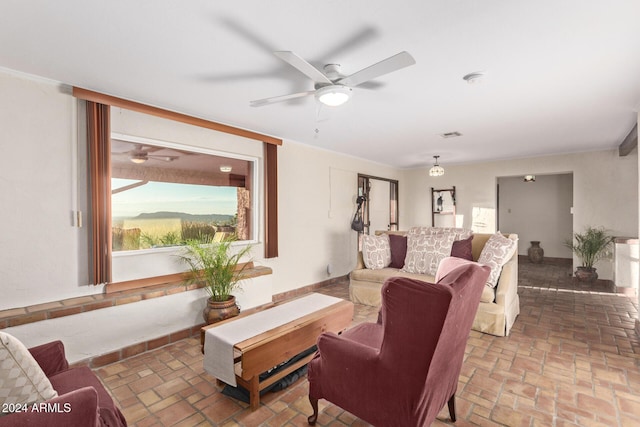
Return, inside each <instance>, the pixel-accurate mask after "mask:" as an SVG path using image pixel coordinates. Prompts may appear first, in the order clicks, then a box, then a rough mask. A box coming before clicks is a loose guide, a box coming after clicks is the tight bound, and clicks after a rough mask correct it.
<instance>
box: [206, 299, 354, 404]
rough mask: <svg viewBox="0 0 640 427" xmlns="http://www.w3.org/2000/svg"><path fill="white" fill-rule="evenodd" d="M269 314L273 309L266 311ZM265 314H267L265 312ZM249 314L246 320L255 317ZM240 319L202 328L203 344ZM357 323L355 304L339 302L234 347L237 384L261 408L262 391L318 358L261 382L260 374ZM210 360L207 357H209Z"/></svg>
mask: <svg viewBox="0 0 640 427" xmlns="http://www.w3.org/2000/svg"><path fill="white" fill-rule="evenodd" d="M266 310H269V309H266ZM262 312H264V311H262ZM251 315H252V314H249V315H248V316H246V317H249V316H251ZM236 319H238V318H237V317H236V318H233V319H227V320H224V321H222V322H218V323H215V324H213V325H208V326H205V327H203V328H202V334H201V340H202V344H203V345H204V336H205V333H206V331H207V330H208V329H210V328H215V327H216V326H220V325H222V324H224V323H227V322H233V321H234V320H236ZM352 319H353V303H352V302H351V301H346V300H339V301H337V302H336V303H335V304H332V305H329V306H327V307H325V308H322V309H319V310H316V311H314V312H312V313H310V314H307V315H305V316H303V317H300V318H298V319H296V320H294V321H291V322H288V323H285V324H283V325H281V326H278V327H276V328H274V329H271V330H269V331H266V332H263V333H260V334H258V335H256V336H253V337H251V338H249V339H245V340H244V341H241V342H239V343H237V344H235V345H234V362H235V365H234V370H235V376H236V382H237V384H238V385H241V386H243V387H244V388H246V389H247V390H249V399H250V405H251V409H252V410H255V409H257V408H258V407H259V406H260V391H261V390H264V389H265V388H266V387H269V386H270V385H272V384H274V383H275V382H277V381H278V380H280V379H281V378H283V377H284V376H286V375H288V374H290V373H291V372H293V371H295V370H296V369H298V368H300V367H302V366H304V365H306V364H307V363H308V362H309V361H310V360H311V359H312V358H313V356H314V354H313V353H312V354H310V355H308V356H306V357H304V358H302V359H300V360H299V361H297V362H296V363H293V364H291V365H290V366H288V367H287V368H286V369H283V370H282V371H280V372H278V373H277V374H274V375H272V376H270V377H269V378H266V379H264V380H263V381H260V374H261V373H263V372H266V371H268V370H269V369H271V368H273V367H275V366H277V365H279V364H281V363H283V362H285V361H287V360H289V359H291V358H292V357H294V356H296V355H297V354H299V353H302V352H303V351H305V350H307V349H309V348H310V347H312V346H314V345H315V344H316V342H317V340H318V336H320V334H321V333H323V332H334V333H340V332H342V331H344V330H345V329H346V328H347V327H348V326H349V325H350V324H351V321H352ZM204 357H205V358H206V357H207V355H206V354H205V355H204Z"/></svg>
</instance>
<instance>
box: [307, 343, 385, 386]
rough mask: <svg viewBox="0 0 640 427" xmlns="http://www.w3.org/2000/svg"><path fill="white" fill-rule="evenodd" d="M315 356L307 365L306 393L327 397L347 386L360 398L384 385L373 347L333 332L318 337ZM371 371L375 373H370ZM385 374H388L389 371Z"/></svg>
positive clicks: (376, 353) (376, 352)
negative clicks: (308, 384)
mask: <svg viewBox="0 0 640 427" xmlns="http://www.w3.org/2000/svg"><path fill="white" fill-rule="evenodd" d="M318 353H319V354H318V356H317V359H314V360H313V361H312V363H310V365H309V371H308V375H309V378H310V379H312V378H313V379H314V380H315V381H311V382H312V384H311V386H310V388H309V396H310V397H315V398H320V397H324V398H329V397H330V396H333V395H335V394H336V393H338V394H340V392H339V391H340V390H343V389H344V387H347V385H348V387H349V388H350V389H351V390H352V391H353V392H354V393H355V395H358V396H361V397H362V398H364V397H365V396H367V395H368V394H370V393H371V392H372V390H381V389H384V384H381V382H380V380H381V379H384V377H385V376H384V375H380V374H381V369H380V367H379V353H378V351H377V349H375V348H372V347H370V346H368V345H366V344H363V343H360V342H356V341H353V340H351V339H348V338H345V337H342V336H338V335H336V334H333V333H324V334H322V335H320V337H319V338H318ZM374 372H375V375H374V374H372V373H374ZM388 377H390V378H392V377H393V376H392V375H389V376H388Z"/></svg>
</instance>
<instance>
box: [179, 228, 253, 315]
mask: <svg viewBox="0 0 640 427" xmlns="http://www.w3.org/2000/svg"><path fill="white" fill-rule="evenodd" d="M234 240H235V239H225V240H223V241H221V242H215V241H213V239H212V238H211V237H207V238H204V239H202V240H188V241H187V242H186V245H185V247H184V251H183V253H182V254H180V255H178V256H179V258H180V259H181V261H182V262H184V263H185V264H187V266H188V267H189V270H190V273H191V274H190V276H189V279H188V280H187V282H188V283H199V284H203V285H204V288H205V290H206V291H207V293H208V294H209V298H208V300H207V306H206V307H205V309H204V311H203V317H204V320H205V322H207V324H211V323H215V322H219V321H220V320H224V319H227V318H229V317H233V316H236V315H238V313H239V312H240V309H239V308H238V305H237V304H236V297H235V296H234V295H232V292H233V291H234V290H235V289H237V288H238V287H239V282H240V280H241V279H242V272H243V271H244V269H245V268H246V267H247V265H248V264H247V263H244V264H242V265H239V264H240V260H241V259H242V258H243V257H244V256H245V255H247V254H248V253H249V252H250V251H251V246H244V247H242V248H240V249H238V250H237V251H232V250H231V243H232V242H233V241H234Z"/></svg>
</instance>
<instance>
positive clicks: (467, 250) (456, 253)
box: [451, 234, 473, 261]
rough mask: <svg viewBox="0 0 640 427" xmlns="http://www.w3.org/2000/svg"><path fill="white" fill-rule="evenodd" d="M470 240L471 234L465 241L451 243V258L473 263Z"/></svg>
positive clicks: (471, 238)
mask: <svg viewBox="0 0 640 427" xmlns="http://www.w3.org/2000/svg"><path fill="white" fill-rule="evenodd" d="M472 240H473V234H472V235H471V236H470V237H469V238H467V239H463V240H456V241H455V242H453V246H452V247H451V256H453V257H456V258H462V259H466V260H469V261H473V254H472V253H471V241H472Z"/></svg>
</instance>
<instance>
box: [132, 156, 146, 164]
mask: <svg viewBox="0 0 640 427" xmlns="http://www.w3.org/2000/svg"><path fill="white" fill-rule="evenodd" d="M129 160H131V161H132V162H133V163H135V164H137V165H140V164H142V163H144V162H146V161H147V157H146V156H131V157H129Z"/></svg>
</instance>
